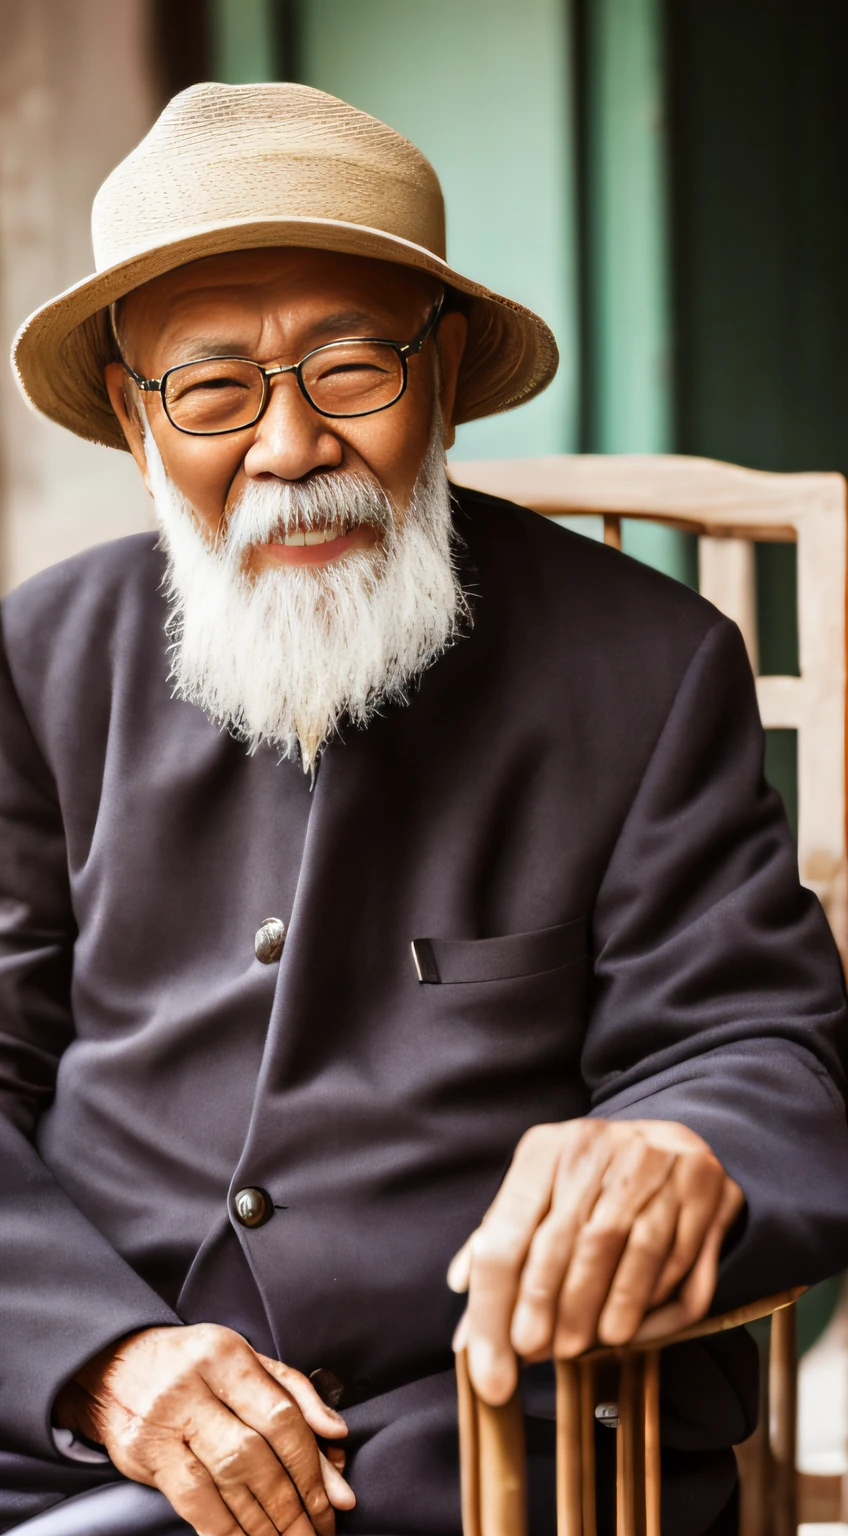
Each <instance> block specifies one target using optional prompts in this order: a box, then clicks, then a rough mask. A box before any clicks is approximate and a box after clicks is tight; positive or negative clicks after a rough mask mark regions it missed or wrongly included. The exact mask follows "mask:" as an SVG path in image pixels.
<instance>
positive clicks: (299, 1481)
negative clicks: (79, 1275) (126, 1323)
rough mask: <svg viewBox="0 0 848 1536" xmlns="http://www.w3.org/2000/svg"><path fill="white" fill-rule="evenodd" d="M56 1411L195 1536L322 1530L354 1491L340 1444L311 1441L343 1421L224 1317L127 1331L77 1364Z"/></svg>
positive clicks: (295, 1534)
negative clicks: (221, 1321)
mask: <svg viewBox="0 0 848 1536" xmlns="http://www.w3.org/2000/svg"><path fill="white" fill-rule="evenodd" d="M56 1414H57V1418H58V1420H59V1422H60V1423H61V1424H63V1425H64V1426H65V1427H66V1428H68V1429H72V1430H76V1431H79V1432H81V1433H82V1434H85V1435H87V1436H88V1437H89V1438H90V1439H92V1440H95V1441H97V1442H98V1444H100V1445H103V1446H104V1447H105V1448H106V1450H107V1451H108V1453H109V1456H110V1457H111V1460H112V1461H113V1462H114V1464H115V1466H116V1467H117V1468H118V1470H119V1471H121V1472H123V1473H124V1474H125V1476H126V1477H129V1478H132V1479H133V1481H134V1482H137V1483H147V1484H148V1485H149V1486H151V1487H154V1488H159V1489H161V1491H162V1493H164V1494H165V1496H166V1498H168V1499H169V1500H170V1502H171V1504H172V1505H173V1507H174V1509H175V1510H176V1512H177V1514H178V1515H181V1516H182V1518H183V1519H184V1520H187V1521H188V1523H189V1525H192V1526H194V1529H195V1530H196V1531H197V1532H198V1533H199V1536H277V1533H281V1532H286V1533H288V1536H311V1533H312V1532H313V1531H317V1532H318V1533H319V1536H332V1533H333V1530H334V1526H335V1520H334V1515H333V1506H335V1508H336V1509H350V1508H352V1506H353V1505H354V1504H355V1502H356V1500H355V1499H354V1496H353V1493H352V1491H351V1489H350V1488H349V1487H348V1485H347V1483H346V1482H345V1481H344V1478H343V1477H342V1476H341V1472H340V1470H338V1468H339V1466H340V1465H343V1464H344V1457H343V1455H342V1454H341V1452H340V1451H339V1450H337V1449H336V1448H335V1447H333V1448H332V1449H331V1450H330V1451H329V1453H328V1456H324V1455H323V1453H322V1452H321V1450H320V1449H319V1447H318V1445H317V1443H316V1440H315V1435H316V1434H319V1435H323V1436H326V1437H329V1438H331V1439H336V1438H340V1437H341V1436H343V1435H346V1434H347V1427H346V1425H345V1423H344V1420H343V1419H342V1418H341V1417H340V1416H339V1415H338V1414H337V1413H334V1412H333V1410H332V1409H331V1408H327V1407H326V1406H325V1404H324V1403H323V1402H322V1401H321V1399H320V1397H319V1396H318V1394H317V1392H316V1391H315V1388H314V1387H313V1386H312V1383H311V1382H310V1381H308V1380H307V1379H306V1377H305V1376H302V1375H301V1374H300V1372H299V1371H293V1370H290V1369H289V1368H288V1366H285V1365H281V1364H280V1362H279V1361H277V1360H269V1359H268V1358H267V1357H266V1356H265V1355H259V1354H257V1353H256V1352H255V1351H254V1350H252V1349H251V1348H250V1345H249V1344H247V1343H246V1342H245V1340H244V1339H243V1338H242V1337H241V1336H240V1335H239V1334H237V1333H234V1332H233V1331H232V1330H231V1329H229V1328H219V1327H216V1326H215V1325H213V1324H208V1323H202V1324H197V1325H194V1326H190V1327H185V1328H176V1327H175V1328H146V1329H143V1330H142V1331H141V1332H139V1333H135V1334H131V1335H130V1336H129V1337H128V1338H126V1339H123V1340H122V1341H121V1342H120V1343H119V1344H118V1345H112V1346H110V1348H109V1349H108V1350H104V1351H103V1352H102V1353H101V1354H100V1355H97V1356H96V1357H95V1359H94V1360H90V1361H89V1362H88V1363H87V1364H86V1365H85V1366H83V1368H82V1370H81V1371H79V1372H78V1374H77V1376H76V1377H75V1378H74V1381H72V1382H70V1383H69V1384H68V1386H67V1387H65V1388H64V1389H63V1391H62V1392H61V1393H60V1394H59V1397H58V1399H57V1402H56ZM328 1458H332V1461H333V1462H335V1463H336V1465H333V1464H332V1463H331V1460H330V1459H328Z"/></svg>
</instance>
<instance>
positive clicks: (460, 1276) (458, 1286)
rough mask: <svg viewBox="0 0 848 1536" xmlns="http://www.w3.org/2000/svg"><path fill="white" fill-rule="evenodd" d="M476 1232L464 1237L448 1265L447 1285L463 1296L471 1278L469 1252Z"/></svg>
mask: <svg viewBox="0 0 848 1536" xmlns="http://www.w3.org/2000/svg"><path fill="white" fill-rule="evenodd" d="M476 1236H477V1233H476V1232H472V1234H471V1236H470V1237H468V1238H466V1240H465V1242H464V1243H463V1245H462V1247H461V1248H460V1250H459V1252H458V1253H455V1254H454V1256H453V1258H452V1259H451V1261H450V1264H449V1265H448V1286H449V1288H450V1290H452V1291H454V1292H455V1294H456V1295H457V1296H463V1295H464V1294H465V1292H466V1291H467V1290H468V1282H469V1280H470V1279H471V1253H472V1244H473V1242H474V1239H475V1237H476Z"/></svg>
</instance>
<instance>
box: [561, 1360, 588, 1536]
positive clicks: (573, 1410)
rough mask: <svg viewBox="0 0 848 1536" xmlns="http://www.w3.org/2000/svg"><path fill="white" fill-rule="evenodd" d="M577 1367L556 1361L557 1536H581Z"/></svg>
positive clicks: (580, 1446) (580, 1439)
mask: <svg viewBox="0 0 848 1536" xmlns="http://www.w3.org/2000/svg"><path fill="white" fill-rule="evenodd" d="M582 1418H583V1415H582V1405H581V1401H580V1367H579V1365H578V1364H577V1362H576V1360H557V1362H556V1501H557V1536H583V1423H582Z"/></svg>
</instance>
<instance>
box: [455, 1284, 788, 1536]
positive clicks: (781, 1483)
mask: <svg viewBox="0 0 848 1536" xmlns="http://www.w3.org/2000/svg"><path fill="white" fill-rule="evenodd" d="M803 1290H804V1287H803V1286H800V1287H798V1288H797V1289H796V1290H794V1291H786V1292H784V1293H783V1294H782V1295H780V1296H772V1297H770V1298H769V1299H768V1300H767V1301H759V1302H754V1303H752V1305H751V1306H748V1307H739V1308H738V1309H737V1310H736V1311H734V1312H726V1313H724V1314H723V1315H722V1316H721V1317H711V1318H706V1319H705V1320H704V1321H703V1322H702V1323H696V1324H695V1325H694V1326H693V1327H691V1328H683V1329H681V1330H680V1331H679V1332H678V1333H674V1334H669V1335H668V1337H667V1338H663V1339H657V1340H655V1341H652V1342H651V1343H650V1344H645V1345H634V1346H631V1347H629V1348H627V1349H596V1350H592V1351H590V1352H589V1353H588V1354H585V1355H582V1356H581V1357H580V1358H579V1359H577V1360H557V1361H556V1382H557V1399H556V1504H557V1536H596V1532H597V1525H596V1520H595V1408H596V1404H597V1397H598V1393H597V1385H596V1384H597V1380H598V1375H599V1373H600V1371H601V1370H602V1369H603V1368H604V1367H606V1368H607V1369H606V1370H604V1375H605V1377H606V1378H607V1380H608V1379H609V1369H608V1368H609V1367H610V1366H613V1367H614V1368H615V1375H616V1377H617V1383H616V1385H615V1387H614V1391H615V1399H614V1402H615V1406H616V1408H617V1424H616V1430H615V1435H616V1536H661V1526H660V1354H661V1351H662V1350H663V1349H666V1348H667V1347H668V1346H669V1345H670V1344H682V1343H684V1342H685V1341H686V1340H687V1339H697V1338H703V1337H704V1336H705V1335H707V1334H710V1333H719V1332H722V1331H724V1330H725V1329H728V1328H739V1327H742V1326H743V1325H744V1324H745V1323H750V1322H753V1321H755V1320H756V1319H758V1318H761V1317H767V1316H771V1318H772V1340H771V1369H770V1372H769V1375H770V1377H771V1378H772V1379H771V1399H772V1412H771V1436H770V1455H769V1458H768V1472H769V1486H768V1488H767V1489H764V1492H765V1493H766V1497H765V1498H764V1499H763V1501H762V1505H761V1506H758V1507H757V1508H756V1510H755V1512H754V1513H755V1518H757V1520H758V1522H759V1523H758V1525H757V1526H756V1527H755V1529H756V1530H757V1533H758V1536H759V1533H760V1532H762V1536H765V1533H766V1532H768V1536H790V1533H793V1536H794V1532H795V1531H796V1529H797V1524H798V1515H797V1490H796V1478H795V1419H796V1398H795V1391H794V1388H795V1317H794V1304H795V1301H796V1299H797V1297H798V1296H800V1295H801V1294H802V1292H803ZM456 1373H457V1389H458V1394H459V1441H460V1466H461V1473H462V1530H463V1536H527V1487H526V1483H527V1478H526V1466H525V1449H524V1417H523V1412H522V1406H521V1397H520V1392H516V1394H515V1396H514V1397H513V1398H511V1400H510V1401H509V1402H508V1403H506V1404H504V1406H503V1407H499V1408H491V1407H489V1405H488V1404H487V1403H484V1402H482V1401H481V1399H480V1398H479V1397H477V1395H476V1393H475V1391H474V1388H473V1386H472V1384H471V1378H470V1376H469V1374H468V1364H467V1359H466V1352H465V1351H464V1350H461V1351H460V1352H459V1353H458V1355H457V1357H456ZM607 1390H608V1388H607ZM754 1470H755V1469H754V1468H752V1469H751V1471H752V1472H753V1471H754ZM750 1503H751V1500H750V1499H749V1505H750ZM744 1518H745V1515H744V1512H743V1522H744ZM749 1524H750V1514H749ZM530 1536H532V1532H531V1533H530Z"/></svg>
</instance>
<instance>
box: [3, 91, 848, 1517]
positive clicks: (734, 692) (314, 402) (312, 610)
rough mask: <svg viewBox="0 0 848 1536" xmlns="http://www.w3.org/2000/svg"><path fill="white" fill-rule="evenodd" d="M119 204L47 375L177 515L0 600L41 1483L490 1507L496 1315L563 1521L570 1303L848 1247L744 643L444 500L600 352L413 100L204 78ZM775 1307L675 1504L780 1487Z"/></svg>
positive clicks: (814, 972)
mask: <svg viewBox="0 0 848 1536" xmlns="http://www.w3.org/2000/svg"><path fill="white" fill-rule="evenodd" d="M94 228H95V244H96V250H97V258H98V267H99V271H98V273H97V274H96V275H95V276H94V277H92V278H90V279H88V280H86V281H85V282H84V283H81V284H80V285H78V286H77V287H76V288H74V289H72V290H70V291H69V292H68V293H67V294H64V295H62V296H61V297H60V298H58V299H56V300H54V301H53V302H52V303H50V304H48V305H46V306H45V307H44V308H43V309H42V310H41V311H39V312H38V313H37V314H36V315H35V316H33V317H31V319H30V320H29V321H28V322H27V324H26V326H25V327H24V328H23V330H22V332H21V334H20V336H19V338H18V341H17V344H16V352H15V360H16V366H17V369H18V373H19V377H20V380H21V383H22V386H23V388H24V390H25V392H26V393H27V395H28V396H29V398H30V400H31V401H32V402H33V403H34V404H35V405H36V406H38V407H39V408H41V409H42V410H44V411H46V412H47V413H48V414H49V415H51V416H52V417H54V419H56V420H58V421H61V422H63V423H64V424H65V425H66V426H68V427H70V428H71V429H72V430H74V431H76V432H78V433H80V434H82V435H83V436H86V437H89V438H94V439H97V440H100V441H102V442H105V443H108V444H110V445H112V446H114V447H119V448H121V447H124V448H126V447H128V448H129V449H130V451H131V452H132V454H133V455H134V457H135V459H136V462H137V464H138V466H139V469H140V471H141V473H142V475H143V477H144V480H145V483H146V485H147V487H148V489H149V491H150V494H151V496H152V498H153V501H154V504H155V509H156V515H157V519H158V523H159V528H160V535H159V539H158V541H157V540H156V539H155V538H153V537H148V536H140V537H137V538H132V539H126V540H121V541H118V542H116V543H115V544H113V545H107V546H105V547H103V548H100V549H96V550H93V551H90V552H88V553H87V554H85V555H84V556H82V557H80V558H77V559H75V560H72V561H69V562H67V563H65V564H64V565H61V566H58V567H56V568H54V569H52V570H49V571H47V572H46V573H44V574H43V575H42V576H39V577H37V578H36V579H35V580H34V581H32V582H30V583H28V584H27V585H26V586H24V587H23V588H21V589H20V590H19V591H17V592H16V593H13V594H12V595H11V596H10V597H9V599H8V600H7V602H6V604H5V612H4V647H5V649H4V660H3V670H2V674H0V686H2V695H1V696H0V709H2V733H0V817H2V828H3V830H2V861H0V880H1V881H2V892H3V903H2V932H3V949H2V960H0V1008H2V1013H1V1014H0V1031H2V1032H1V1033H0V1050H2V1085H3V1098H2V1110H3V1113H2V1118H0V1126H2V1136H3V1140H2V1146H3V1154H2V1155H3V1159H4V1162H3V1177H2V1183H0V1188H1V1189H2V1195H1V1196H0V1199H1V1200H2V1206H0V1210H2V1238H3V1265H2V1271H1V1272H0V1286H2V1301H3V1316H4V1332H3V1337H2V1344H0V1365H1V1366H2V1368H1V1369H0V1441H2V1449H0V1489H1V1490H2V1492H0V1526H2V1529H9V1528H11V1527H12V1526H16V1525H18V1526H20V1528H21V1529H22V1530H26V1531H27V1532H29V1533H31V1536H71V1533H72V1532H73V1533H76V1532H79V1533H83V1532H85V1533H86V1536H92V1533H94V1536H126V1533H130V1532H133V1533H136V1532H148V1533H154V1532H155V1533H159V1536H172V1533H176V1532H178V1531H180V1532H181V1531H188V1530H189V1529H190V1528H193V1529H194V1530H195V1531H197V1532H198V1533H202V1536H233V1533H243V1536H271V1533H274V1532H278V1533H283V1532H286V1533H291V1536H307V1533H308V1532H310V1531H315V1532H318V1533H319V1536H330V1533H331V1532H332V1530H333V1528H334V1523H335V1526H336V1528H337V1529H340V1530H347V1531H351V1532H354V1531H356V1532H362V1533H369V1536H402V1533H413V1532H426V1533H428V1536H457V1533H458V1531H459V1500H458V1473H457V1465H456V1460H457V1458H456V1412H455V1390H454V1384H453V1373H452V1355H451V1344H452V1338H453V1337H454V1331H455V1330H456V1329H457V1326H458V1328H459V1331H460V1334H461V1335H462V1337H463V1338H464V1340H465V1341H466V1342H467V1344H468V1347H469V1351H470V1356H469V1357H470V1364H471V1371H472V1374H473V1376H474V1378H475V1381H476V1384H477V1386H478V1388H479V1390H480V1391H481V1393H482V1394H483V1395H484V1396H485V1397H487V1398H488V1400H489V1401H491V1402H501V1401H504V1400H505V1399H506V1398H507V1397H508V1396H509V1395H510V1394H511V1393H512V1391H513V1389H514V1386H515V1383H516V1380H517V1377H518V1374H519V1361H520V1362H521V1365H522V1370H521V1375H522V1377H523V1382H524V1393H525V1409H526V1413H527V1423H528V1443H529V1451H530V1465H531V1471H532V1477H531V1485H532V1486H531V1497H532V1501H533V1506H532V1529H533V1531H534V1536H543V1533H545V1532H547V1531H550V1530H551V1529H552V1519H553V1517H552V1513H551V1508H552V1485H553V1478H552V1453H553V1440H552V1423H551V1419H552V1412H553V1405H552V1398H551V1391H550V1379H549V1372H550V1367H549V1365H548V1364H547V1363H546V1362H548V1361H549V1359H550V1356H551V1352H552V1350H553V1349H554V1348H555V1349H557V1350H559V1351H561V1352H562V1353H564V1354H572V1355H573V1354H577V1353H579V1352H580V1351H581V1350H583V1349H585V1348H586V1347H587V1346H588V1345H590V1344H591V1343H592V1341H593V1340H595V1339H597V1338H600V1339H601V1340H604V1341H607V1342H617V1341H626V1340H628V1339H630V1338H632V1337H633V1336H634V1334H636V1333H637V1331H639V1330H640V1329H641V1331H642V1334H643V1335H645V1334H646V1333H651V1332H653V1333H654V1334H658V1333H660V1332H663V1331H665V1330H667V1329H669V1328H670V1327H672V1326H674V1325H675V1324H677V1323H683V1322H686V1321H691V1320H693V1319H696V1318H698V1317H700V1316H702V1315H703V1314H704V1313H705V1312H706V1311H707V1310H708V1308H709V1307H710V1305H711V1303H713V1304H715V1305H716V1306H718V1305H722V1306H724V1305H728V1304H730V1303H734V1302H741V1301H744V1300H750V1299H752V1298H753V1297H754V1296H755V1295H758V1294H763V1293H766V1292H769V1291H774V1290H777V1289H778V1288H780V1287H782V1286H785V1285H787V1284H791V1283H795V1282H804V1281H814V1280H816V1279H818V1278H820V1277H822V1276H824V1275H826V1274H828V1273H830V1272H832V1271H834V1270H835V1269H836V1268H837V1267H839V1266H840V1265H842V1264H844V1263H845V1260H846V1250H848V1242H846V1236H847V1235H848V1179H846V1170H848V1139H846V1126H845V1112H844V1105H843V1100H842V1097H841V1093H842V1086H843V1084H842V1076H841V1070H842V1068H841V1054H842V1052H843V1050H844V1026H845V1015H844V1011H843V999H842V990H841V985H840V975H839V967H838V963H837V960H836V957H835V953H834V950H833V946H832V944H831V941H830V938H829V935H828V932H827V929H826V926H825V923H824V919H823V917H822V914H821V911H820V910H819V908H818V906H817V904H816V902H815V900H814V898H813V897H812V896H811V895H809V894H808V893H807V892H804V891H802V890H801V889H800V888H799V886H798V882H797V878H796V874H795V869H794V856H793V850H792V846H791V842H790V838H789V834H788V832H787V829H786V826H785V824H784V821H783V816H782V812H781V809H780V805H779V802H778V800H777V798H776V797H775V795H774V794H773V793H772V792H771V791H770V790H769V789H768V788H767V787H766V786H765V784H764V782H763V778H762V739H761V732H760V728H759V724H758V720H757V713H756V705H755V700H754V692H753V688H752V682H751V678H750V674H749V671H748V668H747V663H746V660H745V655H744V650H743V648H742V645H741V642H740V639H739V637H738V635H737V633H736V631H735V630H734V628H733V626H732V625H730V624H729V623H728V622H726V621H725V620H723V619H722V618H721V617H720V616H719V615H718V614H717V613H716V612H715V611H714V610H713V609H711V608H710V607H709V606H708V605H707V604H706V603H704V602H702V601H701V600H700V599H699V598H698V597H697V596H696V595H694V594H692V593H690V592H688V591H687V590H686V589H684V588H683V587H679V586H677V585H675V584H674V583H671V582H668V581H666V580H665V579H663V578H661V577H659V576H657V575H655V574H654V573H653V572H651V571H649V570H646V569H644V568H641V567H639V566H637V565H635V564H633V563H632V562H630V561H628V560H626V559H624V558H623V557H621V556H620V555H618V554H616V553H614V552H612V551H609V550H606V549H604V548H603V547H601V546H598V545H595V544H593V543H592V542H591V541H588V540H584V539H581V538H578V537H575V536H572V535H569V534H564V533H563V532H561V531H560V530H558V529H556V528H553V527H551V526H549V525H547V524H545V523H544V522H543V520H542V519H540V518H537V517H535V516H534V515H533V514H531V513H529V512H526V511H524V510H523V509H521V508H518V507H513V506H510V505H507V504H505V503H502V502H497V501H494V500H492V499H490V498H486V497H483V496H479V495H472V494H465V493H463V494H461V495H453V494H452V493H451V491H450V488H449V486H448V482H447V478H446V473H445V459H444V454H445V448H446V446H448V445H449V444H450V442H451V440H452V428H453V423H454V422H456V421H461V420H466V419H469V418H471V417H474V416H480V415H483V414H486V413H487V412H493V411H497V410H502V409H506V408H507V407H510V406H513V405H517V404H518V403H520V402H521V401H522V400H524V399H527V398H529V397H530V396H531V395H532V394H533V393H535V392H536V391H538V390H539V389H541V388H542V387H543V386H544V385H545V383H546V382H547V381H548V380H549V379H550V377H551V376H552V374H553V371H554V369H555V366H556V349H555V345H554V343H553V339H552V337H551V335H550V333H549V332H548V330H547V329H546V327H545V326H544V324H543V323H542V321H540V320H539V319H538V318H537V317H536V316H534V315H532V314H530V313H528V312H527V311H526V310H523V309H521V308H520V306H518V305H515V304H513V303H511V302H510V301H508V300H506V299H503V298H500V297H499V296H498V295H496V294H492V293H490V292H488V291H487V290H486V289H484V288H482V287H481V286H480V285H479V284H477V283H474V282H473V281H471V280H470V279H468V278H465V277H463V276H462V275H461V274H459V273H457V272H455V271H453V270H452V269H451V268H450V267H448V266H447V264H446V262H445V259H444V254H443V222H442V205H441V196H440V193H439V188H438V183H437V181H436V178H435V175H434V173H433V171H432V169H431V167H430V166H429V165H428V164H427V162H426V161H425V160H424V158H423V156H421V155H420V154H419V153H418V152H417V151H416V150H415V149H414V148H413V146H411V145H410V144H408V143H407V142H406V141H405V140H403V139H401V138H400V137H399V136H398V135H397V134H395V133H393V132H392V131H391V130H390V129H388V128H386V127H384V126H383V125H382V124H380V123H377V122H375V121H374V120H373V119H371V118H368V117H366V116H365V115H364V114H363V113H360V112H357V111H355V110H354V109H352V108H349V107H347V106H346V105H344V104H343V103H341V102H337V101H335V100H334V99H332V98H330V97H327V96H324V95H322V94H321V93H319V92H315V91H311V90H307V89H305V88H302V87H296V86H287V85H267V86H244V87H237V88H230V87H224V86H218V85H207V86H199V87H195V88H193V89H192V90H190V91H188V92H186V93H184V94H183V95H182V96H180V97H177V98H176V100H175V101H174V102H172V103H171V105H170V106H169V107H168V108H167V110H166V111H165V113H164V114H163V116H162V117H161V119H160V120H159V122H158V123H157V124H155V125H154V127H153V129H152V130H151V132H150V134H149V135H148V137H147V139H145V140H144V142H143V143H142V144H141V145H140V146H139V147H138V149H137V150H136V151H135V152H134V153H133V154H132V155H131V156H130V157H129V158H128V160H126V161H125V162H124V163H123V164H122V165H121V166H119V167H118V169H117V170H116V171H115V172H114V173H113V175H112V176H111V177H110V178H109V180H108V181H107V183H106V184H105V186H104V188H103V189H102V190H101V192H100V194H99V195H98V199H97V203H96V205H95V218H94ZM269 914H270V915H269ZM451 1261H452V1262H451ZM449 1266H450V1273H449V1281H450V1284H448V1283H447V1281H446V1272H447V1271H448V1269H449ZM466 1293H467V1307H466V1303H465V1301H464V1300H463V1299H462V1298H463V1297H464V1295H465V1294H466ZM750 1349H751V1346H750V1345H749V1343H748V1341H747V1340H746V1339H745V1337H744V1336H743V1337H742V1338H741V1339H735V1338H728V1339H719V1340H713V1341H712V1342H710V1343H708V1344H704V1345H695V1346H689V1347H688V1349H684V1350H683V1351H681V1352H679V1353H678V1356H677V1358H676V1359H675V1358H674V1356H671V1357H669V1360H668V1367H667V1372H666V1378H665V1382H664V1392H665V1398H666V1403H665V1414H664V1443H665V1450H664V1499H665V1505H664V1529H667V1530H668V1531H669V1532H672V1533H673V1532H680V1533H683V1532H685V1533H686V1536H698V1533H700V1532H703V1531H706V1530H707V1529H710V1530H713V1531H715V1532H718V1531H720V1530H721V1531H726V1530H728V1531H729V1530H731V1529H732V1523H733V1513H732V1505H733V1494H734V1482H735V1473H734V1462H733V1455H732V1451H731V1449H730V1447H731V1446H732V1444H733V1443H734V1442H735V1441H738V1440H740V1439H742V1438H744V1437H745V1435H746V1433H747V1432H748V1431H749V1429H750V1427H751V1423H752V1419H751V1415H752V1413H753V1411H754V1410H753V1407H752V1400H753V1398H754V1397H755V1395H756V1393H755V1367H754V1368H752V1362H751V1357H750ZM338 1409H341V1410H342V1413H343V1416H340V1413H339V1412H338V1411H337V1410H338ZM603 1436H604V1431H603V1430H601V1431H600V1441H601V1442H602V1441H603ZM608 1443H610V1442H608ZM601 1449H602V1446H601Z"/></svg>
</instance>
